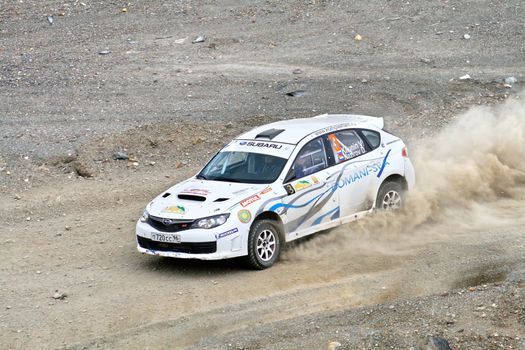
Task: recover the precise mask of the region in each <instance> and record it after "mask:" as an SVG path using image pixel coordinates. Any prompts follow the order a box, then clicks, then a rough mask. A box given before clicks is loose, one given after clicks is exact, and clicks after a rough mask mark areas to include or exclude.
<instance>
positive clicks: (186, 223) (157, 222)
mask: <svg viewBox="0 0 525 350" xmlns="http://www.w3.org/2000/svg"><path fill="white" fill-rule="evenodd" d="M164 220H166V219H164V218H158V217H156V216H149V217H148V220H147V221H146V222H147V223H148V224H149V225H150V226H151V227H153V228H155V229H157V230H159V231H161V232H179V231H184V230H187V229H189V228H190V227H191V225H192V224H193V221H192V220H173V223H172V224H165V223H164V222H163V221H164Z"/></svg>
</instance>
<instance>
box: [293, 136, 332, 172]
mask: <svg viewBox="0 0 525 350" xmlns="http://www.w3.org/2000/svg"><path fill="white" fill-rule="evenodd" d="M326 167H328V162H327V159H326V151H325V148H324V142H323V140H322V139H321V138H320V137H318V138H316V139H314V140H312V141H310V142H308V143H307V144H306V145H304V147H303V149H301V152H299V154H298V155H297V158H295V162H294V163H293V165H292V168H291V169H290V172H289V173H288V175H287V176H286V180H285V182H288V181H291V180H294V179H300V178H302V177H304V176H308V175H311V174H313V173H315V172H318V171H320V170H323V169H325V168H326Z"/></svg>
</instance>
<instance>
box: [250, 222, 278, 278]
mask: <svg viewBox="0 0 525 350" xmlns="http://www.w3.org/2000/svg"><path fill="white" fill-rule="evenodd" d="M280 252H281V241H280V239H279V231H278V229H277V227H276V225H275V224H274V223H273V221H271V220H258V221H256V222H255V223H254V224H253V225H252V227H251V229H250V234H249V236H248V256H247V257H246V262H247V264H248V266H250V267H251V268H254V269H257V270H263V269H267V268H269V267H271V266H272V265H273V264H274V263H275V262H276V261H277V259H278V258H279V254H280Z"/></svg>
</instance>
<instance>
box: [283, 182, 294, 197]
mask: <svg viewBox="0 0 525 350" xmlns="http://www.w3.org/2000/svg"><path fill="white" fill-rule="evenodd" d="M284 189H285V191H286V193H288V195H292V194H294V193H295V188H293V186H292V185H290V184H287V185H284Z"/></svg>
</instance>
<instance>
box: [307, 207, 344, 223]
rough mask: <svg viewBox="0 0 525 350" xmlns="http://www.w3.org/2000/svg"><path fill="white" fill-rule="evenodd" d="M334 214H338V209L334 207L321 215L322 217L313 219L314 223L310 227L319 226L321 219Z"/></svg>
mask: <svg viewBox="0 0 525 350" xmlns="http://www.w3.org/2000/svg"><path fill="white" fill-rule="evenodd" d="M334 212H335V214H338V213H339V207H336V208H334V209H332V210H330V211H329V212H328V213H326V214H323V215H321V216H320V217H318V218H317V219H315V221H314V223H313V224H312V226H315V225H319V224H320V223H321V221H323V219H324V218H325V217H327V216H328V215H330V214H332V213H334ZM335 214H334V215H335Z"/></svg>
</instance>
